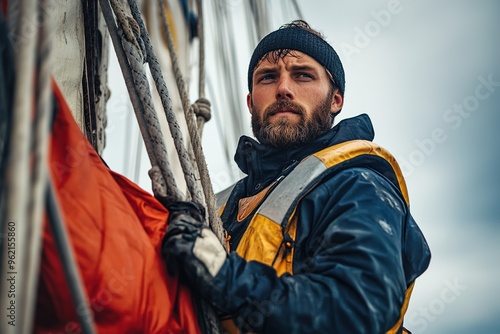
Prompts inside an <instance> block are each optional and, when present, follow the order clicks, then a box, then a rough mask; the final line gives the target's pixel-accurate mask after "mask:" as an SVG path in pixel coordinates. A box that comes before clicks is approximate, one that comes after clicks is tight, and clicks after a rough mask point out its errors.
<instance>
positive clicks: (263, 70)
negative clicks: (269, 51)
mask: <svg viewBox="0 0 500 334" xmlns="http://www.w3.org/2000/svg"><path fill="white" fill-rule="evenodd" d="M276 72H278V70H277V69H276V67H264V68H260V69H258V70H257V71H255V72H254V75H255V76H258V75H263V74H273V73H276Z"/></svg>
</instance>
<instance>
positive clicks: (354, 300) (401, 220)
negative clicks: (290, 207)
mask: <svg viewBox="0 0 500 334" xmlns="http://www.w3.org/2000/svg"><path fill="white" fill-rule="evenodd" d="M297 214H298V215H299V217H298V218H299V221H300V223H299V229H298V231H297V240H296V243H295V244H296V248H295V258H298V259H299V260H298V261H294V275H289V274H285V275H282V276H280V277H278V276H277V274H276V272H275V270H274V269H273V268H272V267H270V266H268V265H265V264H262V263H258V262H255V261H251V262H247V261H245V260H244V259H243V258H241V257H239V256H238V255H237V254H236V253H231V254H230V256H229V257H228V261H226V263H225V264H224V266H223V267H222V269H221V271H220V272H219V273H218V275H217V276H216V277H215V278H214V287H215V288H214V291H213V295H212V302H213V303H214V305H215V306H216V307H217V308H219V309H221V310H222V311H224V312H228V313H230V314H231V315H232V316H233V319H234V320H235V322H236V324H237V326H238V327H239V328H241V329H242V330H243V331H244V332H245V331H254V332H259V333H384V332H386V331H387V330H389V329H390V328H391V327H392V326H393V325H394V324H395V323H396V321H397V320H398V318H399V315H400V308H401V305H402V303H403V299H404V293H405V290H406V288H407V282H406V280H405V273H404V270H403V259H402V257H403V256H402V248H403V245H402V243H403V240H404V231H403V230H404V225H405V220H406V215H407V214H408V213H407V208H406V205H405V203H404V202H403V200H402V199H401V197H400V195H399V194H398V193H397V191H396V190H395V189H394V188H393V186H392V185H391V184H390V183H389V182H388V181H387V180H386V179H385V178H384V177H382V176H380V175H379V174H377V173H376V172H374V171H371V170H369V169H363V168H352V169H348V170H345V171H342V172H339V173H338V174H336V175H335V176H334V177H332V178H330V179H328V180H326V181H324V183H323V184H321V185H319V186H318V187H316V188H315V189H314V190H313V191H312V192H311V193H309V194H308V195H307V196H306V197H304V199H303V200H302V201H301V203H300V205H299V208H298V212H297Z"/></svg>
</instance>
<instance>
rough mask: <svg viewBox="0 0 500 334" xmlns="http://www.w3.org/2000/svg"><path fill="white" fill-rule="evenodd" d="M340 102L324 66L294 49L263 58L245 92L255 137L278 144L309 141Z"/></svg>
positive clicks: (286, 145)
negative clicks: (249, 89) (271, 59)
mask: <svg viewBox="0 0 500 334" xmlns="http://www.w3.org/2000/svg"><path fill="white" fill-rule="evenodd" d="M342 104H343V97H342V95H341V94H340V93H339V91H338V89H336V90H335V91H334V90H333V89H332V86H331V83H330V79H329V77H328V74H327V72H326V71H325V69H324V67H323V66H322V65H321V64H320V63H318V62H317V61H316V60H314V59H313V58H312V57H310V56H308V55H306V54H304V53H301V52H298V51H293V54H291V55H287V56H285V57H283V58H279V60H278V61H277V62H276V63H275V62H273V61H269V60H268V59H266V58H264V59H263V60H262V61H261V62H260V64H258V65H257V67H256V68H255V70H254V73H253V89H252V93H249V94H248V96H247V105H248V108H249V110H250V113H251V114H252V129H253V133H254V135H255V137H256V138H257V140H259V142H261V143H262V144H267V145H271V146H275V147H278V148H289V147H294V146H299V145H302V144H305V143H308V142H311V141H313V140H314V139H315V138H317V137H318V136H320V135H322V134H323V133H325V132H326V131H328V130H329V129H330V127H331V126H332V123H333V117H332V116H331V115H332V113H333V114H335V113H337V112H338V111H339V110H340V109H341V108H342Z"/></svg>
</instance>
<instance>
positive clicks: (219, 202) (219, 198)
mask: <svg viewBox="0 0 500 334" xmlns="http://www.w3.org/2000/svg"><path fill="white" fill-rule="evenodd" d="M236 183H238V182H236ZM236 183H235V184H233V185H231V186H229V187H228V188H226V189H224V190H222V191H220V192H218V193H217V194H215V206H216V208H217V212H219V210H220V208H222V206H223V205H224V204H226V202H227V200H228V199H229V195H231V192H232V191H233V188H234V186H235V185H236Z"/></svg>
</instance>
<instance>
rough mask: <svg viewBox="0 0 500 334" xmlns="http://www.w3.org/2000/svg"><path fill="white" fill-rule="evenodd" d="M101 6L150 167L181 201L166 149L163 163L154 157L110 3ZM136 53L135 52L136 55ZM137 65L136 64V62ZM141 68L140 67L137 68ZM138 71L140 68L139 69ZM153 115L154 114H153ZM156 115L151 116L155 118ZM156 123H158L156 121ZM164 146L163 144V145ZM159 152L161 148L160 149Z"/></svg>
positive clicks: (172, 194)
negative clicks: (160, 175) (156, 167)
mask: <svg viewBox="0 0 500 334" xmlns="http://www.w3.org/2000/svg"><path fill="white" fill-rule="evenodd" d="M100 4H101V10H102V12H103V16H104V19H105V21H106V25H107V26H108V30H109V33H110V36H111V41H112V42H113V46H114V49H115V52H116V55H117V59H118V62H119V64H120V68H121V70H122V75H123V77H124V81H125V84H126V86H127V90H128V92H129V96H130V100H131V102H132V106H133V108H134V112H135V114H136V117H137V121H138V124H139V129H140V130H141V134H142V137H143V139H144V144H145V146H146V151H147V153H148V156H149V159H150V162H151V165H152V166H158V167H159V168H160V170H161V172H162V177H163V181H164V182H165V183H166V184H167V191H168V194H167V195H168V196H169V197H171V198H175V199H177V200H182V198H183V195H182V194H181V192H180V191H179V189H178V188H177V186H176V184H175V179H174V177H173V175H172V172H171V169H170V165H169V163H168V160H166V157H167V155H166V149H165V148H164V146H163V150H164V151H165V152H164V153H163V154H164V155H163V156H161V152H160V156H161V158H162V160H163V161H164V163H163V164H162V165H160V162H159V161H158V157H157V155H156V151H155V150H156V149H155V147H153V142H152V140H153V138H152V135H151V133H150V129H149V128H148V126H147V124H146V120H145V119H144V117H143V114H145V110H144V109H143V104H142V101H141V100H140V97H139V92H138V91H137V90H136V85H135V83H134V78H133V74H132V69H131V64H132V62H130V63H129V60H128V58H127V55H126V53H125V45H126V44H127V43H126V42H127V40H125V39H121V38H120V36H119V35H118V28H117V26H116V24H115V21H114V18H113V11H112V9H111V6H110V3H109V1H108V0H100ZM120 40H122V41H123V43H124V44H122V43H121V42H120ZM128 44H129V45H131V47H130V48H129V51H130V52H133V50H130V49H135V45H138V44H137V41H135V43H133V45H132V44H131V42H128ZM137 52H138V51H137V50H136V53H137ZM136 63H137V62H136ZM139 67H141V66H139ZM139 70H140V68H139ZM153 114H154V113H153ZM155 116H156V114H154V115H153V117H155ZM156 121H158V120H157V119H156ZM159 140H160V141H159V142H158V143H159V145H161V143H163V138H160V139H159ZM163 145H164V144H163ZM157 146H158V145H157ZM160 150H161V147H160Z"/></svg>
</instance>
